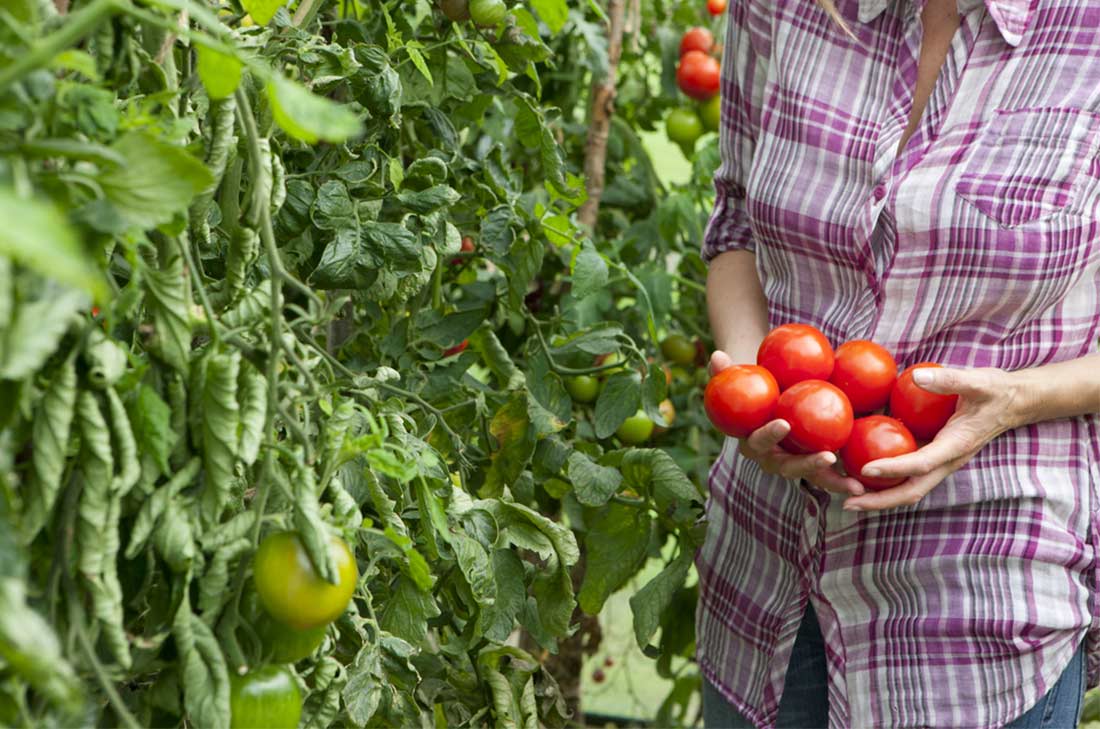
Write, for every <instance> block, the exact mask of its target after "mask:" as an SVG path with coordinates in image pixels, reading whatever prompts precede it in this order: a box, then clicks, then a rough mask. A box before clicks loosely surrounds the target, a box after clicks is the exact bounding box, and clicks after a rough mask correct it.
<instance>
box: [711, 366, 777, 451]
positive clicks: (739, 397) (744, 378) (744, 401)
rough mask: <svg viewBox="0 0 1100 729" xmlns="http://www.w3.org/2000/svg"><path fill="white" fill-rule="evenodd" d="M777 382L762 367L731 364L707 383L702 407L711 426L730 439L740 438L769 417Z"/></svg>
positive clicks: (775, 399) (775, 398)
mask: <svg viewBox="0 0 1100 729" xmlns="http://www.w3.org/2000/svg"><path fill="white" fill-rule="evenodd" d="M778 400H779V385H777V384H776V382H775V378H774V377H772V374H771V373H770V372H768V371H767V370H766V369H764V368H763V367H758V366H757V365H734V366H732V367H727V368H726V369H724V370H722V371H721V372H719V373H718V374H716V375H715V376H714V377H712V378H710V382H708V383H707V389H706V390H705V391H704V392H703V408H704V409H705V410H706V411H707V417H708V418H710V422H712V423H714V427H716V428H718V430H720V431H722V432H723V433H725V434H726V435H729V436H733V437H734V438H744V437H745V436H747V435H748V434H749V433H752V432H753V431H754V430H756V429H757V428H759V427H760V426H762V425H764V424H765V423H767V422H768V421H769V420H771V419H772V414H773V413H774V412H775V405H776V402H777V401H778Z"/></svg>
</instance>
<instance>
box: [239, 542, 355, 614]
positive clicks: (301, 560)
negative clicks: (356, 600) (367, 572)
mask: <svg viewBox="0 0 1100 729" xmlns="http://www.w3.org/2000/svg"><path fill="white" fill-rule="evenodd" d="M329 554H330V555H331V557H332V561H333V563H334V564H335V565H336V573H337V583H336V584H335V585H333V584H331V583H329V582H327V581H326V580H325V579H324V578H323V577H321V576H320V575H319V574H317V572H316V571H315V570H314V569H313V563H312V562H310V561H309V555H308V554H307V553H306V549H305V547H304V546H303V545H302V541H301V540H300V539H299V538H298V534H297V533H296V532H279V533H277V534H272V535H270V536H268V537H266V538H265V539H264V540H263V542H261V543H260V548H259V549H257V550H256V557H255V559H254V560H253V564H252V574H253V577H254V579H255V581H256V594H257V595H259V597H260V603H261V604H262V605H263V606H264V609H265V610H267V613H268V615H270V616H271V617H273V618H275V619H276V620H278V621H279V622H281V623H284V624H286V625H288V626H290V627H292V628H295V629H296V630H309V629H310V628H316V627H318V626H320V625H327V624H328V623H331V622H332V621H333V620H335V619H336V618H338V617H340V615H341V614H342V613H343V612H344V611H345V610H346V609H347V607H348V603H349V602H351V597H352V595H353V594H354V593H355V584H356V583H357V582H358V581H359V567H358V565H356V564H355V555H353V554H352V552H351V549H350V548H349V547H348V545H347V542H345V541H344V540H343V539H341V538H340V537H338V536H335V535H330V537H329Z"/></svg>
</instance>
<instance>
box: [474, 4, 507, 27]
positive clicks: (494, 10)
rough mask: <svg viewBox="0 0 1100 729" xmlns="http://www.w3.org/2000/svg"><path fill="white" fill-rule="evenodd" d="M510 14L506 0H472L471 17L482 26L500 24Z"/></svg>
mask: <svg viewBox="0 0 1100 729" xmlns="http://www.w3.org/2000/svg"><path fill="white" fill-rule="evenodd" d="M507 14H508V6H507V5H505V4H504V0H470V17H471V18H473V20H474V22H475V23H477V24H478V25H480V26H482V27H494V26H497V25H500V23H501V21H502V20H504V16H505V15H507Z"/></svg>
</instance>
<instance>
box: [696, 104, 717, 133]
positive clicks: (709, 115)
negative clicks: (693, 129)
mask: <svg viewBox="0 0 1100 729" xmlns="http://www.w3.org/2000/svg"><path fill="white" fill-rule="evenodd" d="M699 117H700V118H701V119H702V120H703V128H704V129H706V130H707V131H708V132H716V131H718V124H719V122H721V121H722V97H721V96H712V97H710V99H708V100H707V101H704V102H703V104H702V106H700V107H699Z"/></svg>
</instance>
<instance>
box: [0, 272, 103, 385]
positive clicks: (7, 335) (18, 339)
mask: <svg viewBox="0 0 1100 729" xmlns="http://www.w3.org/2000/svg"><path fill="white" fill-rule="evenodd" d="M35 293H36V294H37V295H36V296H35V297H34V298H28V300H27V301H24V302H21V303H20V304H19V305H18V306H16V308H15V314H14V319H12V320H9V321H8V322H6V323H7V325H8V326H7V327H6V329H0V378H4V379H10V380H18V379H21V378H23V377H26V376H27V375H29V374H31V373H32V372H34V371H35V370H37V369H38V368H40V367H41V366H42V365H44V364H45V363H46V360H47V359H48V358H49V357H50V355H52V354H53V353H54V351H55V350H56V349H57V346H58V344H59V343H60V342H61V338H62V337H63V336H65V333H66V332H67V331H68V330H69V327H70V326H71V325H72V323H73V315H74V314H76V313H77V311H78V310H80V309H81V308H82V307H84V306H87V304H88V299H87V296H86V295H85V294H84V293H83V292H81V291H78V290H75V289H67V288H61V287H60V286H58V285H57V284H53V283H50V284H48V285H46V286H44V287H41V288H40V289H39V291H37V292H35ZM0 326H2V325H0Z"/></svg>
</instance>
